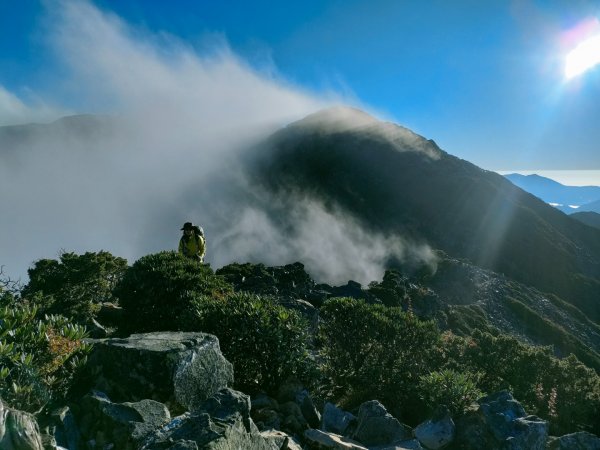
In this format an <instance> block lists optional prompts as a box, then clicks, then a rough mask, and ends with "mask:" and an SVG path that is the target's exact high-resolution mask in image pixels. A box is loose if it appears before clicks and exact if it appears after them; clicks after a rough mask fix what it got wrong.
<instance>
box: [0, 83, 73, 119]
mask: <svg viewBox="0 0 600 450" xmlns="http://www.w3.org/2000/svg"><path fill="white" fill-rule="evenodd" d="M65 114H67V111H66V110H64V109H55V108H52V107H50V106H48V105H45V104H43V103H37V104H34V105H29V104H27V103H26V102H24V101H23V100H21V99H20V98H19V97H17V96H16V95H15V94H13V93H11V92H9V91H7V90H6V89H5V88H4V87H3V86H0V126H3V125H17V124H23V123H31V122H48V121H52V120H56V119H57V118H59V117H61V116H64V115H65Z"/></svg>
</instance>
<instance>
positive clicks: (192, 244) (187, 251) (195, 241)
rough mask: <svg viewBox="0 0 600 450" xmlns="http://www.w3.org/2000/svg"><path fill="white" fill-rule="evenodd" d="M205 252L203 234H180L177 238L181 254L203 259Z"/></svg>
mask: <svg viewBox="0 0 600 450" xmlns="http://www.w3.org/2000/svg"><path fill="white" fill-rule="evenodd" d="M205 252H206V241H205V240H204V237H203V236H200V235H198V234H192V235H190V236H189V237H188V236H185V235H184V236H181V239H179V253H181V254H182V255H184V256H187V257H189V258H197V259H199V260H200V261H203V260H204V254H205Z"/></svg>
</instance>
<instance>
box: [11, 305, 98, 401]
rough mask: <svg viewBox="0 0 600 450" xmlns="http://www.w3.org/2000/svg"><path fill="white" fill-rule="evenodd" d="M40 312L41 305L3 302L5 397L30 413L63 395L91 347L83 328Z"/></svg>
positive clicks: (58, 399) (61, 397) (59, 399)
mask: <svg viewBox="0 0 600 450" xmlns="http://www.w3.org/2000/svg"><path fill="white" fill-rule="evenodd" d="M37 314H38V311H37V308H36V307H29V306H17V305H14V304H13V305H9V306H6V305H3V306H2V307H0V398H2V400H3V401H5V402H6V403H8V404H9V405H10V406H12V407H14V408H18V409H21V410H24V411H29V412H38V411H40V410H42V409H44V407H45V406H47V405H49V404H50V405H51V404H53V403H55V402H58V401H61V400H62V399H64V397H65V396H66V395H67V393H68V391H69V388H70V386H71V383H72V381H73V377H74V376H75V374H76V373H77V372H78V370H79V369H80V368H82V367H83V364H84V363H85V361H86V357H87V354H88V352H89V351H90V346H89V345H88V344H85V343H84V342H83V341H82V340H81V339H82V338H83V337H84V336H85V329H84V328H83V327H81V326H79V325H74V324H72V323H71V322H69V321H68V320H67V319H65V318H64V317H61V316H48V317H46V318H45V319H44V320H38V319H36V315H37Z"/></svg>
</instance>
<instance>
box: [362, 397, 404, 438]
mask: <svg viewBox="0 0 600 450" xmlns="http://www.w3.org/2000/svg"><path fill="white" fill-rule="evenodd" d="M352 438H353V439H355V440H357V441H359V442H361V443H363V444H364V445H366V446H376V445H379V446H381V445H390V444H393V443H396V442H401V441H406V440H409V439H412V438H413V433H412V429H411V428H410V427H409V426H407V425H404V424H402V423H400V422H399V421H398V419H396V418H395V417H393V416H392V415H391V414H389V413H388V412H387V410H386V409H385V407H384V406H383V405H382V404H381V403H379V402H378V401H377V400H371V401H368V402H365V403H363V404H362V405H360V408H359V409H358V423H357V425H356V430H355V431H354V434H353V436H352Z"/></svg>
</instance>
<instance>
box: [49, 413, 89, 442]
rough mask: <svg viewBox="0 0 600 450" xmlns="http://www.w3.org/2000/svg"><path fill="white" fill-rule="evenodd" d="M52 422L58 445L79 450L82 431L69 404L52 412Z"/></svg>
mask: <svg viewBox="0 0 600 450" xmlns="http://www.w3.org/2000/svg"><path fill="white" fill-rule="evenodd" d="M50 422H51V424H52V425H51V427H52V431H53V435H54V439H55V440H56V445H57V446H59V447H64V448H68V449H69V450H79V448H80V443H81V433H80V432H79V427H78V426H77V423H76V421H75V417H74V415H73V412H72V411H71V409H70V408H69V407H68V406H64V407H62V408H59V409H57V410H55V411H53V412H52V413H51V414H50Z"/></svg>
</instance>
